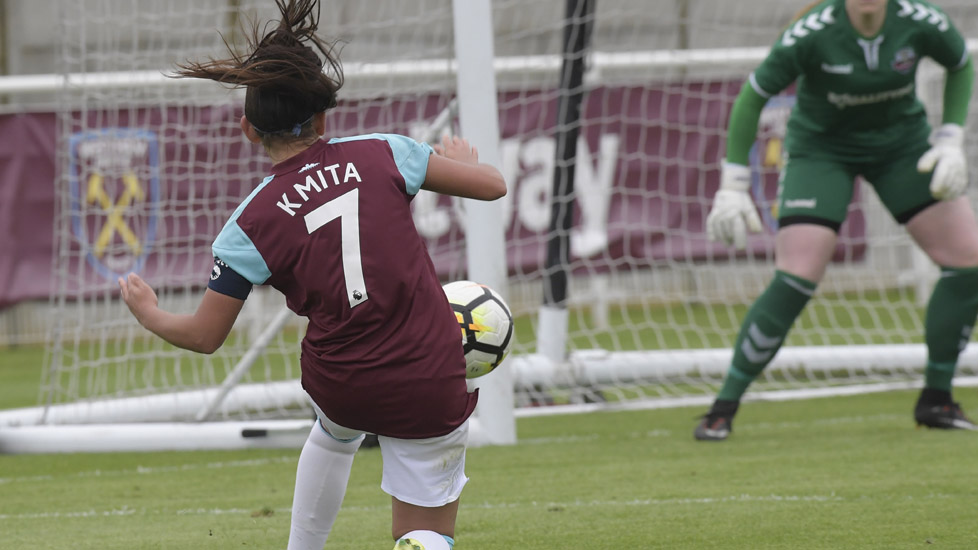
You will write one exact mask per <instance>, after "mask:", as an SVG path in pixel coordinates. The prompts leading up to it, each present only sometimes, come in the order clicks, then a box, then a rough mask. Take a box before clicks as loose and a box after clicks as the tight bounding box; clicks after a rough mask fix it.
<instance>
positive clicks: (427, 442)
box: [119, 0, 506, 550]
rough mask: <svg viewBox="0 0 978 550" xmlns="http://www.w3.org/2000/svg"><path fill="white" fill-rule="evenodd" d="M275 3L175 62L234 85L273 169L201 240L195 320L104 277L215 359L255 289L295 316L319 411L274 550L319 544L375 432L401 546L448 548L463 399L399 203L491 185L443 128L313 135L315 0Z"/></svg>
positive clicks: (458, 482)
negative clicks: (239, 35) (204, 263)
mask: <svg viewBox="0 0 978 550" xmlns="http://www.w3.org/2000/svg"><path fill="white" fill-rule="evenodd" d="M276 3H277V5H278V7H279V9H280V11H281V21H279V22H278V24H277V26H275V27H274V28H273V27H267V28H270V29H271V30H270V31H268V32H267V33H265V34H264V36H262V32H263V31H262V30H261V29H265V28H266V27H260V26H258V25H255V28H254V32H253V35H252V37H251V41H250V49H251V52H250V54H248V55H239V54H236V53H234V52H233V51H232V52H231V57H230V58H228V59H224V60H210V61H207V62H204V63H188V64H185V65H181V66H180V71H179V74H180V75H181V76H184V77H194V78H205V79H211V80H215V81H218V82H221V83H224V84H229V85H234V86H245V87H246V88H247V93H246V96H245V107H244V116H243V117H242V118H241V130H242V132H244V135H245V137H246V138H247V139H248V140H249V141H251V142H253V143H260V144H261V145H262V146H263V147H264V148H265V151H266V152H267V154H268V156H269V158H270V160H271V161H272V162H273V166H272V169H271V174H270V175H269V176H268V177H266V178H265V179H264V180H263V181H262V182H261V183H260V184H259V185H258V186H257V187H256V188H255V190H254V191H253V192H252V193H251V194H250V195H249V196H248V197H247V198H246V199H245V200H244V201H243V202H242V203H241V205H240V206H238V208H237V209H236V210H235V211H234V213H233V214H232V215H231V218H230V220H228V222H227V224H226V225H225V226H224V228H223V229H222V230H221V232H220V233H219V234H218V235H217V238H216V239H215V240H214V244H213V252H214V256H215V258H214V267H213V271H212V272H211V275H210V282H209V283H208V288H207V289H206V291H205V292H204V295H203V298H202V300H201V302H200V305H199V307H198V309H197V311H196V312H195V313H194V314H192V315H176V314H173V313H169V312H166V311H163V310H161V309H159V308H158V306H157V298H156V295H155V293H154V292H153V290H152V289H151V288H150V287H149V286H148V285H147V284H146V283H145V282H144V281H143V280H142V279H140V278H139V276H137V275H135V274H130V275H129V276H128V277H127V278H125V279H120V280H119V285H120V287H121V292H122V297H123V299H124V300H125V302H126V304H127V305H128V306H129V309H130V310H131V311H132V314H133V315H134V316H135V317H136V318H137V319H138V320H139V322H140V323H141V324H142V325H143V326H144V327H146V328H147V329H149V330H150V331H152V332H153V333H155V334H157V335H158V336H160V337H161V338H163V339H164V340H166V341H167V342H170V343H172V344H173V345H176V346H179V347H182V348H186V349H190V350H194V351H198V352H202V353H212V352H213V351H214V350H216V349H217V348H219V347H220V346H221V345H222V344H223V342H224V340H225V338H226V337H227V335H228V333H229V331H230V330H231V327H232V325H233V324H234V321H235V318H236V317H237V315H238V313H239V312H240V311H241V308H242V305H243V304H244V301H245V299H246V298H247V297H248V294H249V292H250V291H251V289H252V285H262V284H266V285H271V286H272V287H274V288H276V289H278V290H279V291H281V292H282V293H283V294H284V295H285V298H286V303H287V304H288V307H289V308H290V309H292V310H293V311H295V312H296V313H298V314H300V315H304V316H306V317H308V319H309V326H308V331H307V333H306V335H305V338H304V339H303V341H302V356H301V367H302V386H303V388H304V389H305V390H306V392H308V393H309V395H310V396H311V399H312V401H313V403H314V407H315V409H316V412H317V414H318V418H319V420H318V422H317V423H316V426H315V427H314V428H313V429H312V431H311V433H310V434H309V438H308V440H307V441H306V443H305V446H304V447H303V449H302V453H301V454H300V456H299V464H298V468H297V472H296V485H295V496H294V501H293V505H292V527H291V533H290V536H289V543H288V548H289V550H322V548H323V545H324V544H325V543H326V538H327V536H328V535H329V532H330V529H331V528H332V525H333V522H334V520H335V518H336V515H337V513H338V511H339V508H340V505H341V503H342V500H343V495H344V493H345V491H346V485H347V481H348V479H349V476H350V470H351V466H352V463H353V456H354V453H355V452H356V451H357V449H358V447H359V446H360V443H361V441H362V440H363V438H364V434H365V433H372V434H377V435H378V439H379V443H380V447H381V452H382V455H383V459H384V461H383V462H384V472H383V480H382V483H381V487H382V489H383V490H384V491H385V492H387V493H389V494H390V495H391V497H392V534H393V536H394V539H396V540H398V543H397V545H398V547H400V546H404V547H411V548H413V547H414V546H411V545H410V544H409V543H408V540H411V541H415V543H421V544H423V545H424V546H423V547H424V548H426V549H427V550H437V549H449V548H451V547H452V546H453V544H454V542H453V537H454V536H455V519H456V515H457V512H458V499H459V495H460V493H461V491H462V487H463V486H464V485H465V483H466V481H467V480H468V478H467V477H466V476H465V471H464V466H465V444H466V440H467V434H468V417H469V415H470V414H471V413H472V410H473V409H474V408H475V405H476V399H477V394H475V393H468V392H467V390H466V383H465V359H464V357H463V352H462V346H461V341H460V339H459V338H460V337H459V328H458V324H457V323H456V321H455V316H454V314H453V312H452V310H451V306H449V304H448V300H447V298H446V297H445V294H444V293H443V291H442V289H441V285H440V283H439V280H438V277H437V276H436V274H435V269H434V266H433V264H432V262H431V259H430V258H429V256H428V253H427V249H426V248H425V244H424V242H423V241H422V239H421V237H420V236H419V235H418V232H417V230H416V229H415V226H414V222H413V220H412V217H411V210H410V203H411V199H412V198H413V196H414V195H415V194H416V193H417V192H418V190H419V189H427V190H429V191H435V192H438V193H444V194H447V195H454V196H459V197H468V198H473V199H480V200H494V199H497V198H499V197H501V196H503V195H505V194H506V184H505V182H504V181H503V179H502V176H501V175H500V173H499V171H498V170H496V169H495V168H493V167H491V166H489V165H486V164H480V163H479V157H478V152H477V151H476V150H475V149H474V148H472V147H471V146H470V145H469V144H468V142H466V141H465V140H463V139H460V138H458V137H454V138H451V139H445V140H443V144H442V145H441V146H438V147H436V148H435V149H433V148H432V147H430V146H429V145H427V144H424V143H418V142H415V141H413V140H411V139H409V138H407V137H404V136H399V135H392V134H371V135H359V136H353V137H345V138H334V139H330V140H329V141H325V140H321V139H320V136H322V135H323V134H324V132H325V128H326V111H327V110H329V109H330V108H332V107H334V106H336V101H337V99H336V98H337V92H338V90H339V89H340V87H341V85H342V73H341V68H340V65H339V60H338V59H337V58H336V57H335V56H334V54H333V51H332V49H331V47H330V46H329V45H328V44H327V43H325V42H324V41H322V40H321V39H320V38H318V37H317V36H316V34H315V33H316V30H317V26H318V20H319V16H318V12H319V7H318V2H317V0H288V1H287V0H277V2H276ZM324 61H325V66H326V68H327V69H328V70H327V71H325V72H324V71H323V67H324ZM432 153H436V154H432ZM412 544H413V543H412Z"/></svg>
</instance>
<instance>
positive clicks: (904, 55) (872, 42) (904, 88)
mask: <svg viewBox="0 0 978 550" xmlns="http://www.w3.org/2000/svg"><path fill="white" fill-rule="evenodd" d="M923 57H930V58H931V59H933V60H934V61H936V62H938V63H940V64H941V65H943V66H944V67H946V68H947V69H948V70H950V71H955V70H957V69H960V68H962V67H964V66H965V65H967V64H968V51H967V48H966V46H965V41H964V39H963V38H962V37H961V34H960V33H958V31H957V29H955V28H954V26H953V25H952V24H951V21H950V20H949V19H948V17H947V15H945V14H944V12H943V11H941V10H940V9H939V8H937V7H935V6H934V5H933V4H930V3H929V2H925V1H922V0H890V1H889V4H888V5H887V12H886V20H885V22H884V23H883V27H882V28H881V29H880V32H879V33H877V35H876V36H872V37H866V36H862V35H860V34H859V33H858V32H856V30H855V28H853V26H852V24H851V23H850V21H849V18H848V15H847V14H846V11H845V0H825V1H824V2H821V3H819V4H817V5H816V6H814V7H812V8H811V9H810V10H809V11H807V12H806V13H805V14H804V15H802V16H801V17H800V18H798V19H797V20H796V21H795V22H793V23H792V24H791V25H790V26H788V27H787V28H786V29H785V30H784V32H783V33H782V34H781V36H780V37H779V39H778V41H777V43H776V44H775V45H774V47H773V48H772V49H771V51H770V53H769V54H768V56H767V58H766V59H765V60H764V61H763V63H761V65H760V66H759V67H758V68H757V69H756V70H755V71H754V73H752V74H751V76H750V80H749V82H750V85H751V87H752V88H753V89H754V90H755V91H756V92H757V93H758V94H760V95H761V96H763V97H771V96H774V95H776V94H778V93H779V92H781V91H782V90H784V89H785V88H787V87H788V86H789V85H790V84H791V83H792V82H796V81H797V89H796V95H797V103H796V106H795V108H794V110H793V111H792V114H791V118H790V120H789V122H788V132H787V139H786V148H787V150H788V153H789V154H791V155H816V156H823V157H829V158H837V159H840V160H851V161H860V160H879V159H880V158H883V157H885V155H887V154H893V153H899V152H900V151H903V150H906V149H908V148H910V147H914V146H916V147H919V146H920V143H921V142H922V140H923V141H926V139H927V137H928V134H929V131H930V127H929V125H928V123H927V118H926V113H925V111H924V107H923V105H922V104H921V103H920V101H919V100H918V99H917V94H916V87H915V73H916V69H917V66H918V65H919V63H920V60H921V59H922V58H923Z"/></svg>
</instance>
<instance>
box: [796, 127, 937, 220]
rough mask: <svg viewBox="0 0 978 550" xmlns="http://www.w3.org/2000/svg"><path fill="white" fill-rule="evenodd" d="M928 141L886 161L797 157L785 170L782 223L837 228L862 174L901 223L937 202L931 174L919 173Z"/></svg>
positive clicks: (846, 212)
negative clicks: (851, 160)
mask: <svg viewBox="0 0 978 550" xmlns="http://www.w3.org/2000/svg"><path fill="white" fill-rule="evenodd" d="M927 149H928V146H927V145H924V146H923V147H919V148H916V149H912V150H910V151H908V152H906V153H903V154H900V155H894V156H893V158H890V159H888V160H887V161H885V162H871V163H870V162H845V161H839V160H834V159H826V158H815V157H805V156H798V155H792V156H791V157H790V158H788V160H787V162H786V163H785V165H784V168H783V169H782V171H781V181H780V185H779V188H778V225H779V226H780V227H784V226H786V225H792V224H798V223H814V224H817V225H823V226H826V227H829V228H831V229H833V230H834V231H838V230H839V227H840V226H841V225H842V222H843V221H845V219H846V215H847V214H848V213H849V208H850V202H852V195H853V192H854V189H855V182H856V177H857V176H862V177H863V178H864V179H865V180H866V181H867V182H869V184H870V185H871V186H872V187H873V189H875V191H876V194H877V196H879V198H880V201H881V202H882V203H883V206H885V207H886V209H887V210H888V211H889V212H890V214H891V215H892V216H893V218H894V219H895V220H896V221H897V222H898V223H901V224H903V223H907V221H909V220H910V218H912V217H914V215H916V214H917V213H918V212H920V211H921V210H923V209H924V208H927V207H928V206H930V205H932V204H934V203H935V202H937V201H936V199H934V197H933V196H931V194H930V179H931V174H929V173H928V174H921V173H919V172H917V160H918V159H919V158H920V156H921V155H923V154H924V152H925V151H927Z"/></svg>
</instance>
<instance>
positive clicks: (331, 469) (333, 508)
mask: <svg viewBox="0 0 978 550" xmlns="http://www.w3.org/2000/svg"><path fill="white" fill-rule="evenodd" d="M362 441H363V436H360V437H358V438H356V439H354V440H353V441H349V442H344V441H338V440H336V439H333V437H332V436H330V435H329V434H327V433H326V431H325V430H323V428H322V426H320V425H319V422H316V424H315V425H314V426H313V427H312V431H311V432H309V439H307V440H306V443H305V445H303V446H302V453H300V454H299V465H298V467H297V468H296V473H295V496H294V497H293V498H292V529H291V531H290V532H289V547H288V550H323V546H325V545H326V537H328V536H329V531H330V530H331V529H332V528H333V522H334V521H336V515H337V514H338V513H339V512H340V505H341V504H343V495H344V494H346V484H347V482H348V481H349V480H350V469H351V468H353V457H354V456H355V454H356V452H357V449H359V448H360V443H361V442H362Z"/></svg>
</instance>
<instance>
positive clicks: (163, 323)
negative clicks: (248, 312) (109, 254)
mask: <svg viewBox="0 0 978 550" xmlns="http://www.w3.org/2000/svg"><path fill="white" fill-rule="evenodd" d="M119 288H120V289H121V291H122V299H123V300H125V302H126V305H127V306H129V311H131V312H132V314H133V315H134V316H135V317H136V319H137V320H138V321H139V324H141V325H143V326H144V327H146V329H147V330H149V331H150V332H152V333H154V334H156V335H157V336H159V337H160V338H162V339H164V340H166V341H167V342H169V343H171V344H173V345H174V346H177V347H180V348H184V349H188V350H191V351H196V352H199V353H214V352H215V351H217V349H218V348H220V347H221V345H222V344H224V340H225V339H227V337H228V334H229V333H230V332H231V327H232V326H234V321H235V319H237V318H238V313H240V312H241V307H242V306H244V300H239V299H237V298H232V297H230V296H225V295H224V294H221V293H219V292H215V291H213V290H211V289H207V290H206V291H205V292H204V297H203V298H202V299H201V301H200V305H199V306H197V311H196V312H194V313H193V314H191V315H178V314H175V313H170V312H168V311H164V310H162V309H160V308H159V303H158V301H157V298H156V293H155V292H154V291H153V289H152V288H151V287H150V286H149V285H148V284H146V281H144V280H143V279H142V278H141V277H140V276H139V275H136V274H135V273H130V274H129V276H128V277H126V278H124V277H119Z"/></svg>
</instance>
